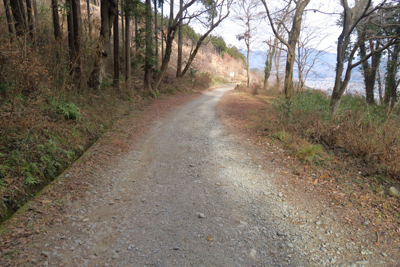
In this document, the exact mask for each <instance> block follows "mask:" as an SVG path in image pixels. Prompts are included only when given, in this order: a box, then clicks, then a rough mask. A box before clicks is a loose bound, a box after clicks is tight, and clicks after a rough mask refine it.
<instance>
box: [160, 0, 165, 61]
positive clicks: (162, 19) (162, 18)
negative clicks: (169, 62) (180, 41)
mask: <svg viewBox="0 0 400 267" xmlns="http://www.w3.org/2000/svg"><path fill="white" fill-rule="evenodd" d="M160 24H161V58H163V57H164V0H163V1H161V23H160Z"/></svg>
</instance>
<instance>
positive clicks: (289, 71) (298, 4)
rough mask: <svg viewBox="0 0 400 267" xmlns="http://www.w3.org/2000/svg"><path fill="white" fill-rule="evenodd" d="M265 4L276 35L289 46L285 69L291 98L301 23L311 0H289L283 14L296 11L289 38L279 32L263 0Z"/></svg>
mask: <svg viewBox="0 0 400 267" xmlns="http://www.w3.org/2000/svg"><path fill="white" fill-rule="evenodd" d="M261 1H262V3H263V4H264V7H265V10H266V11H267V16H268V20H269V22H270V25H271V28H272V31H273V32H274V34H275V36H276V37H277V38H278V39H279V41H281V42H282V43H283V44H284V45H285V46H286V47H287V58H286V70H285V88H284V89H285V97H286V98H287V99H291V97H292V94H293V66H294V63H295V58H296V43H297V39H298V38H299V35H300V30H301V23H302V19H303V12H304V9H305V8H306V7H307V5H308V4H309V3H310V0H297V1H294V0H289V1H288V3H287V5H286V6H285V7H284V9H283V10H282V12H283V14H285V13H288V12H289V13H291V12H294V15H293V17H292V19H293V20H292V27H291V29H290V30H289V29H287V28H285V29H286V31H287V39H285V38H284V37H283V36H282V35H281V34H279V32H278V31H277V28H276V26H275V22H274V20H273V18H272V15H271V13H270V11H269V8H268V5H267V1H266V0H261ZM292 3H294V7H292Z"/></svg>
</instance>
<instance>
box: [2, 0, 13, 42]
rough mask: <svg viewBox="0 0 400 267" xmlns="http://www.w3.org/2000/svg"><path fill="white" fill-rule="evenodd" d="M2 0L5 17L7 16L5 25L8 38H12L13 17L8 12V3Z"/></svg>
mask: <svg viewBox="0 0 400 267" xmlns="http://www.w3.org/2000/svg"><path fill="white" fill-rule="evenodd" d="M3 2H4V11H5V13H6V18H7V26H8V32H9V34H10V40H12V39H13V37H14V34H15V31H14V23H13V19H12V16H11V13H10V7H9V4H8V0H3Z"/></svg>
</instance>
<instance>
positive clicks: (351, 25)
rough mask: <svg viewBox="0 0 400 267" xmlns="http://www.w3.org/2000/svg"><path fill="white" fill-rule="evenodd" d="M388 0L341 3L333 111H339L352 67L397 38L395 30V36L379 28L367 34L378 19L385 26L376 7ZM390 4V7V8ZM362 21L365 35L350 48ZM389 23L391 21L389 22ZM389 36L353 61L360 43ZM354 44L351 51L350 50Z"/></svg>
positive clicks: (380, 50)
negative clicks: (371, 24)
mask: <svg viewBox="0 0 400 267" xmlns="http://www.w3.org/2000/svg"><path fill="white" fill-rule="evenodd" d="M385 3H386V0H382V1H380V2H379V3H377V4H376V5H375V6H374V7H373V6H372V0H362V1H356V2H355V4H354V6H353V7H350V6H349V4H348V1H347V0H342V1H341V6H342V7H343V22H342V33H341V34H340V36H339V38H338V44H337V60H336V75H335V84H334V87H333V91H332V97H331V102H330V111H331V114H332V115H336V113H337V111H338V108H339V105H340V100H341V98H342V95H343V93H344V91H345V90H346V87H347V85H348V83H349V81H350V78H351V70H352V69H353V68H355V67H357V66H359V65H360V64H362V63H363V62H364V61H366V60H368V59H369V58H370V57H371V56H373V55H374V54H376V53H380V52H382V51H383V50H385V49H386V48H388V47H389V46H391V45H393V44H394V43H395V42H397V40H398V37H399V34H398V33H397V34H395V35H393V36H376V32H375V33H373V34H370V35H368V36H366V31H367V30H368V27H366V25H369V24H370V23H375V24H377V25H378V26H379V27H378V28H382V27H385V25H384V22H382V21H380V20H379V15H378V13H377V12H376V11H378V10H379V9H386V8H385V7H384V4H385ZM389 9H390V8H388V10H389ZM358 25H364V27H362V31H361V32H360V36H361V38H359V39H358V40H357V42H356V43H355V44H354V45H353V46H352V48H350V44H351V35H352V33H353V32H354V30H355V29H356V27H357V26H358ZM386 26H387V25H386ZM385 38H386V39H388V41H387V43H386V44H385V45H383V46H381V47H380V48H379V49H375V50H374V51H371V52H370V53H368V54H366V55H365V56H364V57H362V58H361V59H360V60H359V61H357V62H355V63H353V59H354V56H355V53H356V51H357V50H358V48H359V47H360V45H361V43H362V42H366V41H369V40H372V39H377V40H378V39H385ZM349 48H350V52H349ZM347 54H348V63H347V68H346V71H345V75H344V79H342V73H343V70H344V61H345V58H346V56H347Z"/></svg>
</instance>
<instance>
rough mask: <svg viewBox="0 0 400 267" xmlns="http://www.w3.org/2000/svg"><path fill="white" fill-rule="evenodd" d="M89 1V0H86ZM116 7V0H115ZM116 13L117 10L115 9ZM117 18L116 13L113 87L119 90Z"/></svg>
mask: <svg viewBox="0 0 400 267" xmlns="http://www.w3.org/2000/svg"><path fill="white" fill-rule="evenodd" d="M88 1H89V0H88ZM116 4H117V7H118V0H117V1H116ZM117 14H118V11H117ZM118 22H119V18H118V15H116V16H115V18H114V29H113V30H114V82H113V84H114V87H115V88H116V89H117V90H119V26H118Z"/></svg>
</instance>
